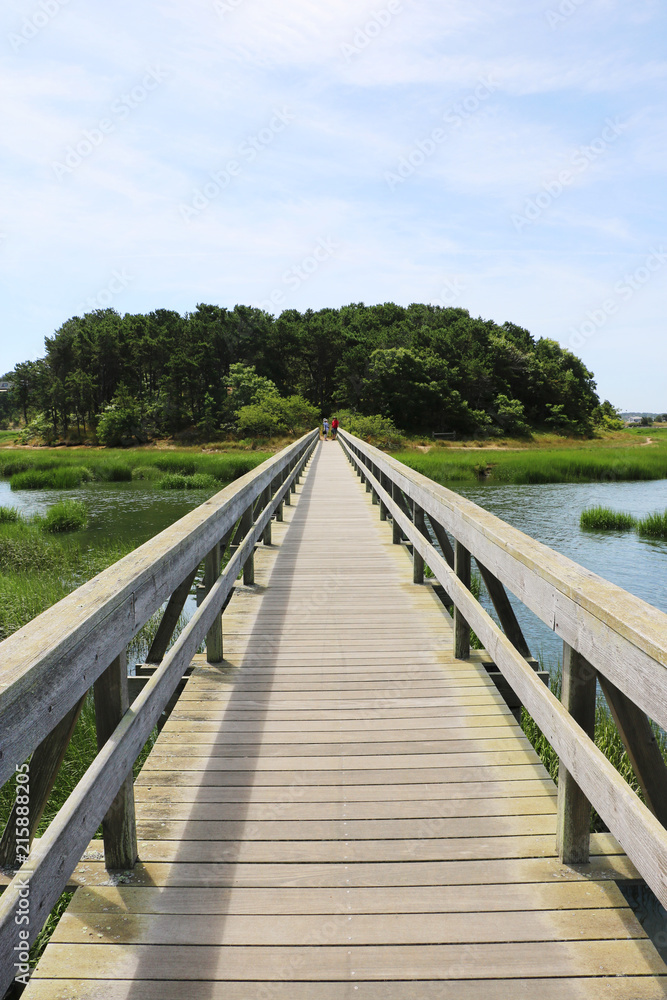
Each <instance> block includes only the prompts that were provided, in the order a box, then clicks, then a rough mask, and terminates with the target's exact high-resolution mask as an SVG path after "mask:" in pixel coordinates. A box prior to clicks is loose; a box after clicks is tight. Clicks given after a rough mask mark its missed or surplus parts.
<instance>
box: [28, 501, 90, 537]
mask: <svg viewBox="0 0 667 1000" xmlns="http://www.w3.org/2000/svg"><path fill="white" fill-rule="evenodd" d="M87 523H88V511H87V510H86V506H85V504H82V503H81V501H80V500H61V501H60V502H59V503H56V504H54V505H53V506H52V507H49V509H48V510H47V512H46V514H45V515H44V516H43V517H41V518H39V520H38V524H39V526H40V528H41V529H42V531H49V532H53V533H55V532H57V531H78V530H80V529H81V528H85V527H86V525H87Z"/></svg>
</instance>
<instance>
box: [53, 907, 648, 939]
mask: <svg viewBox="0 0 667 1000" xmlns="http://www.w3.org/2000/svg"><path fill="white" fill-rule="evenodd" d="M321 917H322V920H321V923H322V924H323V925H324V926H326V928H327V932H326V943H327V945H328V946H336V945H343V946H345V947H355V946H359V945H383V946H390V947H396V946H401V945H439V944H442V942H443V941H447V942H448V944H450V945H456V944H475V945H477V944H486V943H493V942H500V941H502V942H508V943H509V942H524V941H525V942H534V941H544V942H546V941H564V942H569V941H577V942H579V941H585V940H592V941H604V940H611V941H626V940H640V939H644V938H646V934H645V933H644V931H643V930H642V928H641V927H640V925H639V923H638V921H637V918H636V917H635V915H634V913H633V912H632V910H630V909H629V908H625V909H609V908H606V909H592V910H586V911H585V920H582V918H581V911H580V910H566V909H560V910H529V911H525V912H521V911H505V912H501V913H500V914H497V915H496V917H495V919H489V914H488V913H484V912H473V913H470V912H468V913H454V914H452V913H434V912H432V913H428V914H421V913H383V914H381V915H380V916H379V915H378V914H365V913H354V914H352V913H350V912H349V908H348V907H347V906H345V905H341V908H340V910H338V911H336V910H334V911H332V912H330V913H324V914H321ZM120 940H122V941H123V944H124V945H150V944H153V945H168V946H169V948H173V947H175V946H176V947H178V946H181V945H190V946H197V947H202V946H206V945H212V946H220V947H221V948H223V949H224V948H226V947H228V946H238V945H246V946H252V947H257V946H261V947H272V946H276V945H277V946H280V945H292V946H295V947H303V946H306V945H309V944H312V943H313V915H312V914H303V915H301V914H284V915H283V919H281V920H276V919H275V916H274V915H273V914H270V915H264V914H260V913H255V914H253V915H251V916H243V915H238V914H237V915H234V916H233V917H232V916H230V915H229V914H222V915H219V916H216V915H213V914H203V915H200V914H197V913H190V914H188V919H187V920H184V919H183V916H182V914H169V913H161V914H146V913H139V914H137V913H133V914H130V913H93V912H88V913H86V917H85V922H84V921H82V920H81V919H80V918H79V917H78V916H75V915H70V914H66V915H65V916H64V917H63V918H62V919H61V920H60V922H59V924H58V926H57V928H56V930H55V932H54V935H53V941H54V942H57V943H58V944H90V943H98V942H99V941H103V942H109V943H112V942H115V941H120ZM98 950H100V949H98Z"/></svg>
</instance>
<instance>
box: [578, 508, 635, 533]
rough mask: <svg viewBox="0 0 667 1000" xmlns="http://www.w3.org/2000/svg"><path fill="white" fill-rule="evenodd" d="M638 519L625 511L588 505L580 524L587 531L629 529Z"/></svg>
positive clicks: (582, 513)
mask: <svg viewBox="0 0 667 1000" xmlns="http://www.w3.org/2000/svg"><path fill="white" fill-rule="evenodd" d="M636 523H637V519H636V518H635V517H634V516H633V515H632V514H628V513H625V512H623V511H618V510H611V509H610V508H609V507H588V508H587V509H586V510H582V512H581V517H580V518H579V524H580V526H581V527H582V528H584V529H585V530H586V531H629V530H630V529H632V528H634V527H635V524H636Z"/></svg>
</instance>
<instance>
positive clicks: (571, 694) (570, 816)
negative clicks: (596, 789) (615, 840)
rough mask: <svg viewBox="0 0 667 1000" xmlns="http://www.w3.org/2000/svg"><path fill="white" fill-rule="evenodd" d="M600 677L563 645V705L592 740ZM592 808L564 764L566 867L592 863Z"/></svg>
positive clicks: (561, 843)
mask: <svg viewBox="0 0 667 1000" xmlns="http://www.w3.org/2000/svg"><path fill="white" fill-rule="evenodd" d="M596 694H597V681H596V674H595V670H594V669H593V667H591V665H590V663H586V661H585V660H584V659H583V657H581V656H580V655H579V654H578V653H577V652H576V650H574V649H572V647H571V646H568V645H567V643H564V645H563V683H562V691H561V701H562V702H563V705H564V706H565V708H566V709H567V711H568V712H569V714H570V715H571V717H572V718H573V719H574V721H575V722H576V723H578V724H579V725H580V726H581V728H582V729H583V731H584V732H585V733H586V735H587V736H589V737H590V738H591V739H594V737H595V702H596ZM590 830H591V804H590V802H589V801H588V799H587V798H586V796H585V795H584V793H583V792H582V790H581V789H580V787H579V785H578V784H577V783H576V781H575V780H574V778H573V776H572V775H571V774H570V772H569V771H568V769H567V767H565V765H564V764H563V763H562V762H561V763H560V766H559V769H558V839H557V845H558V853H559V856H560V859H561V861H563V862H564V863H565V864H585V863H586V862H587V861H588V853H589V845H590Z"/></svg>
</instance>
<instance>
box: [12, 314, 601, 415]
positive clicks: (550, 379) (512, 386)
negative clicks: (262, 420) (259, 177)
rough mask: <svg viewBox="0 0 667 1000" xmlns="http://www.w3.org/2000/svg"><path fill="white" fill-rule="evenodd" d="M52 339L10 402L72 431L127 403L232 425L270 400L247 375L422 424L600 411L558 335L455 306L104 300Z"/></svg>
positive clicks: (585, 374)
mask: <svg viewBox="0 0 667 1000" xmlns="http://www.w3.org/2000/svg"><path fill="white" fill-rule="evenodd" d="M45 345H46V353H45V357H44V358H42V359H40V360H38V361H34V362H33V361H26V362H23V363H22V364H18V365H17V366H16V368H15V370H14V372H12V373H9V378H10V380H11V382H12V389H11V391H10V392H9V393H8V394H5V395H6V399H5V400H3V404H2V405H3V407H4V410H5V411H6V413H5V415H7V414H8V411H9V410H13V411H14V413H15V414H19V413H20V415H21V416H22V418H23V419H24V420H25V422H26V423H28V422H29V421H30V420H34V419H36V418H37V419H42V420H43V421H48V422H49V423H50V425H51V426H52V427H53V430H54V433H59V434H63V435H67V434H71V433H72V432H73V430H74V428H78V430H79V432H82V431H83V432H86V431H88V430H90V429H91V428H95V427H96V426H97V425H98V422H99V421H100V418H101V416H102V415H103V414H104V412H105V410H107V409H108V408H109V407H110V406H111V405H115V406H117V407H118V406H119V405H120V403H122V404H123V405H127V404H128V400H129V401H132V406H133V407H134V412H135V417H136V418H137V420H138V421H139V422H140V423H141V426H142V427H143V428H144V429H145V432H146V433H147V434H151V433H156V434H165V433H166V434H174V433H178V432H182V431H184V430H186V429H189V428H195V429H198V430H199V431H200V432H202V433H207V434H212V433H215V432H218V431H223V432H224V431H231V430H232V429H233V428H234V427H235V426H236V421H237V416H236V415H237V413H238V408H239V405H254V404H256V403H257V402H258V397H257V396H255V397H253V396H252V394H251V396H250V397H248V399H246V400H241V398H240V395H239V393H241V395H242V392H241V386H240V383H239V378H238V375H239V372H243V371H246V372H252V373H253V374H254V375H256V376H257V377H259V378H260V380H261V379H264V380H268V382H265V383H264V386H265V388H267V385H268V383H269V382H270V385H271V386H272V387H273V389H272V390H271V391H272V392H273V393H274V396H273V398H274V400H275V399H276V394H277V395H278V396H280V397H281V398H283V399H284V398H286V397H290V398H292V400H298V399H301V400H302V401H305V402H306V403H307V404H310V406H311V407H314V408H315V410H316V412H317V413H318V414H320V415H330V414H332V413H333V412H334V410H336V409H346V410H350V411H352V412H356V413H360V414H367V415H370V414H380V415H382V416H383V417H386V418H389V419H391V420H392V421H394V423H395V424H396V426H397V427H399V428H401V429H402V430H404V431H407V432H411V433H429V432H431V431H456V432H459V433H462V434H473V433H475V434H479V433H485V432H486V433H494V432H495V433H499V432H505V433H525V432H526V431H527V430H528V429H529V428H531V427H532V428H534V427H544V428H552V429H555V430H561V431H566V432H574V433H586V432H587V431H588V430H590V428H591V426H592V424H593V422H594V420H595V419H596V415H597V418H598V419H599V418H600V412H601V411H600V407H599V399H598V397H597V395H596V392H595V383H594V381H593V375H592V373H591V372H590V371H588V370H587V369H586V367H585V366H584V365H583V363H582V362H581V360H580V359H579V358H577V357H576V356H575V355H573V354H572V353H570V352H569V351H567V350H565V349H563V348H562V347H560V345H559V344H558V343H557V342H556V341H553V340H548V339H544V338H541V339H539V340H535V338H533V337H532V336H531V334H530V333H529V332H528V331H527V330H525V329H522V328H521V327H519V326H515V325H514V324H513V323H503V324H502V325H498V324H497V323H495V322H493V321H491V320H483V319H481V318H478V319H474V318H473V317H471V316H470V314H469V313H468V312H467V310H465V309H457V308H441V307H438V306H430V305H418V304H415V305H411V306H408V307H407V308H404V307H402V306H397V305H394V304H393V303H385V304H384V305H377V306H364V305H363V304H361V303H359V304H352V305H349V306H344V307H342V308H340V309H321V310H319V311H318V312H314V311H312V310H308V311H307V312H305V313H300V312H298V311H296V310H294V309H290V310H287V311H285V312H283V313H282V314H281V315H280V316H278V317H276V318H274V317H272V316H270V315H269V314H267V313H265V312H262V311H261V310H259V309H254V308H249V307H247V306H236V307H235V308H234V309H225V308H222V307H220V306H214V305H203V304H202V305H198V306H197V308H196V310H195V311H194V312H192V313H187V314H186V315H185V316H181V315H179V314H178V313H177V312H173V311H171V310H167V309H158V310H156V311H155V312H151V313H149V314H148V315H131V314H126V315H125V316H120V315H119V314H118V313H117V312H116V311H115V310H113V309H103V310H96V311H95V312H92V313H89V314H87V315H85V316H83V317H74V318H72V319H69V320H67V322H66V323H64V324H63V325H62V326H61V328H60V329H59V330H57V331H56V332H55V333H54V335H53V336H51V337H47V338H46V341H45ZM239 365H241V366H243V367H242V368H239V367H238V366H239ZM233 366H237V367H236V368H234V367H233ZM234 373H236V383H237V384H236V387H235V385H234V378H233V377H232V376H234ZM241 381H243V380H241ZM244 384H245V383H244ZM260 395H261V393H260ZM295 405H296V403H295ZM40 415H41V416H40Z"/></svg>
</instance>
